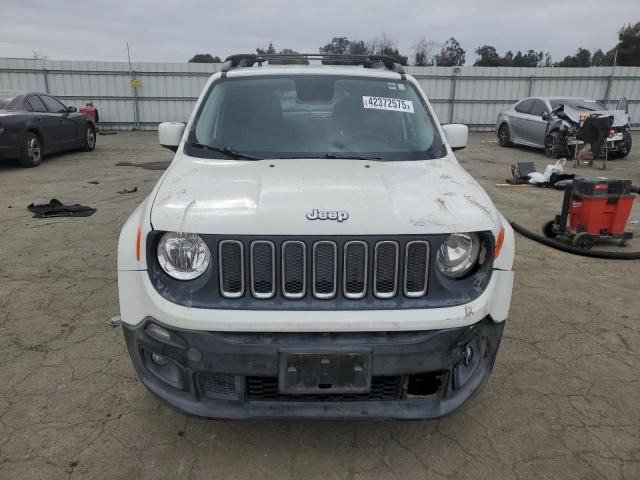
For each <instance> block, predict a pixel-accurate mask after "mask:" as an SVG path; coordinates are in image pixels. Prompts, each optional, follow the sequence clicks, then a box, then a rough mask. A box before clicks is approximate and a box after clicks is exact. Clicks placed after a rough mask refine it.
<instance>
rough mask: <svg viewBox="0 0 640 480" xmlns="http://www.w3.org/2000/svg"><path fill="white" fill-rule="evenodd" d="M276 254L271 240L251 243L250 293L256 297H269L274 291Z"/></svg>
mask: <svg viewBox="0 0 640 480" xmlns="http://www.w3.org/2000/svg"><path fill="white" fill-rule="evenodd" d="M275 262H276V255H275V246H274V245H273V242H269V241H265V240H256V241H255V242H253V243H251V293H252V295H253V296H254V297H256V298H271V297H273V296H274V295H275V293H276V263H275Z"/></svg>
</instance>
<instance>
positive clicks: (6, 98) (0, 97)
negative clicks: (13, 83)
mask: <svg viewBox="0 0 640 480" xmlns="http://www.w3.org/2000/svg"><path fill="white" fill-rule="evenodd" d="M16 96H17V94H16V93H10V92H0V110H4V109H6V108H7V107H8V106H9V104H10V103H11V101H12V100H13V99H14V98H16ZM12 107H15V106H14V105H12Z"/></svg>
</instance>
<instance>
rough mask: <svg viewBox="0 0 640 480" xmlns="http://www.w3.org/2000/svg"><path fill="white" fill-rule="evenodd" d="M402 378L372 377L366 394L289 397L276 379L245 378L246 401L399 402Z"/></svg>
mask: <svg viewBox="0 0 640 480" xmlns="http://www.w3.org/2000/svg"><path fill="white" fill-rule="evenodd" d="M402 380H403V377H402V376H400V375H397V376H388V377H372V378H371V391H370V392H368V393H351V394H345V393H326V394H316V393H312V394H301V395H291V394H284V393H280V392H279V391H278V377H246V382H245V385H246V393H247V399H248V400H253V401H267V402H268V401H276V402H287V401H288V402H366V401H376V400H377V401H380V400H385V401H391V400H400V398H401V396H402Z"/></svg>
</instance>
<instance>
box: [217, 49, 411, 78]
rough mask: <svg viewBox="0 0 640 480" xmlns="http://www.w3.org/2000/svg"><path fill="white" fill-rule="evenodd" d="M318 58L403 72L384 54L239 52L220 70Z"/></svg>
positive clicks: (327, 62) (322, 60) (331, 61)
mask: <svg viewBox="0 0 640 480" xmlns="http://www.w3.org/2000/svg"><path fill="white" fill-rule="evenodd" d="M310 60H319V61H321V62H322V63H323V64H325V65H362V66H363V67H364V68H385V69H387V70H391V71H394V72H396V73H399V74H404V73H405V70H404V67H403V66H402V65H401V64H400V62H398V60H396V59H395V58H393V57H388V56H385V55H336V54H324V53H267V54H255V53H246V54H244V53H240V54H236V55H231V56H229V57H227V58H226V59H225V61H224V64H223V65H222V71H223V72H227V71H229V70H232V69H234V68H242V67H253V66H254V65H255V64H256V63H257V64H258V65H259V66H262V64H263V63H264V62H267V63H271V62H273V63H276V64H287V63H304V64H306V65H308V64H309V61H310Z"/></svg>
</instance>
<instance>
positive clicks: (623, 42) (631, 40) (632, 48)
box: [607, 22, 640, 67]
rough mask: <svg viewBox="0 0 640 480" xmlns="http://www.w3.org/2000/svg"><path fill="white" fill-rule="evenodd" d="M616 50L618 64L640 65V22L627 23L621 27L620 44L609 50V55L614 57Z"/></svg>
mask: <svg viewBox="0 0 640 480" xmlns="http://www.w3.org/2000/svg"><path fill="white" fill-rule="evenodd" d="M616 52H617V59H616V65H622V66H627V67H634V66H640V22H638V23H636V24H635V25H631V24H629V25H626V26H624V27H622V28H621V29H620V31H619V32H618V44H617V45H616V46H615V47H614V48H613V49H612V50H610V51H609V52H607V56H608V57H609V58H611V59H613V58H614V56H615V55H616ZM612 63H613V62H612Z"/></svg>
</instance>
